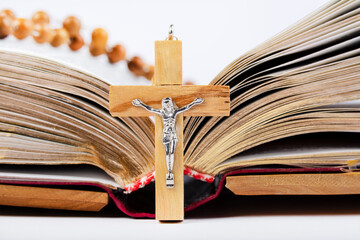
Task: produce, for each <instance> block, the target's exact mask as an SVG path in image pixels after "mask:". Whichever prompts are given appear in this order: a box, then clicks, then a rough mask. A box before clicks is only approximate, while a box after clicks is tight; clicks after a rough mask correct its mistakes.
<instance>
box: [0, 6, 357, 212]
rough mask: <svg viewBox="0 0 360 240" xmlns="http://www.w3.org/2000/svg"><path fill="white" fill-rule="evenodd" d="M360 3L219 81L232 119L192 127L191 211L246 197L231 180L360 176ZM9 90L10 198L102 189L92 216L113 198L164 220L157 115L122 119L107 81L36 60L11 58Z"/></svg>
mask: <svg viewBox="0 0 360 240" xmlns="http://www.w3.org/2000/svg"><path fill="white" fill-rule="evenodd" d="M359 5H360V4H359V2H357V1H334V2H331V3H329V4H328V5H326V6H324V7H322V8H321V9H319V10H317V11H316V12H314V13H312V14H310V15H309V16H307V17H306V18H304V19H303V20H301V21H299V22H298V23H296V24H294V25H292V26H291V27H289V28H288V29H286V30H284V31H283V32H281V33H279V34H278V35H276V36H275V37H273V38H271V39H270V40H268V41H266V42H265V43H263V44H261V45H259V46H258V47H256V48H255V49H253V50H251V51H249V52H247V53H246V54H244V55H243V56H241V57H239V58H238V59H236V60H235V61H234V62H232V63H231V64H229V65H228V66H227V67H226V68H225V69H224V70H223V71H222V72H221V73H219V74H218V75H217V76H216V77H215V79H213V80H212V81H211V82H210V85H224V86H229V87H230V100H231V103H230V116H228V117H185V118H184V132H183V134H184V143H183V144H184V145H183V147H184V165H185V168H184V175H185V176H186V177H185V199H184V202H185V210H186V211H189V210H192V209H194V208H196V207H198V206H200V205H201V204H204V203H206V202H208V201H210V200H212V199H214V198H215V197H216V196H218V195H219V193H220V192H221V191H222V189H223V188H224V186H225V182H226V179H227V178H228V180H229V181H228V183H227V185H228V187H229V188H230V189H233V190H234V192H237V191H240V193H239V194H242V193H241V189H240V190H236V188H239V186H240V183H239V182H238V181H236V179H235V180H234V179H232V178H230V177H229V176H233V177H234V176H235V177H236V176H240V175H246V176H248V177H249V178H247V179H246V181H247V182H246V184H247V185H249V186H251V184H254V183H255V184H254V185H256V182H259V184H260V182H261V181H259V180H258V179H256V178H250V177H254V176H255V177H259V176H260V175H272V176H277V175H281V176H284V175H286V174H291V173H298V174H304V173H309V174H313V175H315V176H316V174H319V173H327V174H344V172H349V171H350V172H351V171H356V170H357V169H358V168H360V146H359V144H358V142H357V138H358V137H359V130H360V102H359V99H360V57H359V53H360V49H359V46H360V39H359V37H360V31H359V27H360V21H359ZM0 84H1V88H0V91H1V95H0V99H1V101H0V111H1V114H0V119H1V121H0V126H1V132H0V147H1V148H0V184H1V186H0V192H1V189H5V190H6V191H7V192H11V191H13V192H15V193H16V191H17V188H16V187H24V186H31V187H33V188H34V189H40V190H41V191H45V190H46V189H55V190H56V191H59V193H60V192H61V193H62V194H64V195H62V196H69V195H66V194H68V192H66V191H71V190H72V191H76V190H87V191H94V190H96V192H103V193H106V194H105V198H104V196H103V195H101V194H100V195H99V194H98V195H96V199H97V200H98V204H95V205H96V206H93V205H94V204H93V205H92V208H91V209H95V210H99V209H101V206H104V205H106V204H107V196H109V198H110V200H111V201H113V202H114V203H115V205H116V206H117V207H118V208H119V209H120V210H121V211H123V212H124V213H126V214H128V215H129V216H134V217H154V212H155V209H154V207H155V203H154V201H155V200H154V182H153V180H154V175H155V172H154V170H155V167H154V123H153V120H152V119H151V118H149V117H131V118H130V117H121V118H117V117H113V116H111V114H110V113H109V87H110V85H109V84H108V83H107V82H106V81H104V80H102V79H99V78H97V77H94V76H92V75H91V74H89V73H85V72H83V71H80V70H78V69H76V68H74V67H72V66H69V65H65V64H61V63H58V62H54V61H51V60H48V59H44V58H41V57H37V56H33V55H27V54H22V53H15V52H10V51H6V50H0ZM251 181H252V182H251ZM274 181H275V180H274ZM293 181H296V179H294V180H293ZM18 185H20V186H18ZM12 187H14V188H13V189H12ZM89 189H90V190H89ZM40 190H39V192H40ZM64 191H65V192H64ZM41 194H45V195H46V192H41ZM94 194H95V193H94ZM0 195H1V193H0ZM70 195H71V194H70ZM72 196H73V198H72V199H75V200H76V199H77V196H81V197H82V199H85V200H86V198H89V199H90V198H95V197H94V196H95V195H91V194H88V195H87V194H82V193H78V194H76V192H75V193H73V195H72ZM21 197H22V196H21V194H20V195H19V194H18V195H17V198H21ZM23 197H24V198H26V196H25V195H24V196H23ZM12 199H14V198H12ZM69 199H70V198H69ZM99 199H100V200H99ZM65 200H66V197H65ZM75 200H74V201H75ZM82 201H83V200H82ZM0 204H9V203H5V202H3V203H1V202H0ZM84 205H86V204H85V203H84ZM34 206H37V207H41V204H35V203H34ZM79 209H80V210H86V208H84V209H81V208H79Z"/></svg>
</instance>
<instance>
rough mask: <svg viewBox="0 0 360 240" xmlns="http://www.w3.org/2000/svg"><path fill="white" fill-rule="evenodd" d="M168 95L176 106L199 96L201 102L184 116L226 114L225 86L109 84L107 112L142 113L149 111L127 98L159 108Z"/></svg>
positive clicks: (185, 103)
mask: <svg viewBox="0 0 360 240" xmlns="http://www.w3.org/2000/svg"><path fill="white" fill-rule="evenodd" d="M165 97H171V98H172V99H173V101H174V102H175V103H176V105H177V106H178V107H183V106H185V105H187V104H189V103H191V102H192V101H193V100H194V99H195V98H203V99H204V103H203V104H201V105H198V106H196V107H194V108H192V109H190V110H188V111H186V112H184V116H228V115H229V107H230V97H229V87H228V86H211V85H210V86H209V85H205V86H199V85H180V86H111V87H110V97H109V98H110V113H111V115H112V116H115V117H144V116H152V115H153V113H150V112H148V111H146V110H145V109H142V108H139V107H135V106H133V105H132V103H131V101H132V100H133V99H140V100H141V101H143V102H144V103H145V104H147V105H150V106H151V107H153V108H157V109H159V108H161V100H162V99H163V98H165Z"/></svg>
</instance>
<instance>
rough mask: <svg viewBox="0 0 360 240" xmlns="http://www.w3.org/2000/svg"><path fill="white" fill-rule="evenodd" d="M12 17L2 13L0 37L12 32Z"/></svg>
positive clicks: (0, 16)
mask: <svg viewBox="0 0 360 240" xmlns="http://www.w3.org/2000/svg"><path fill="white" fill-rule="evenodd" d="M11 23H12V19H11V18H10V17H9V16H7V15H0V39H3V38H6V37H7V36H9V35H10V34H11Z"/></svg>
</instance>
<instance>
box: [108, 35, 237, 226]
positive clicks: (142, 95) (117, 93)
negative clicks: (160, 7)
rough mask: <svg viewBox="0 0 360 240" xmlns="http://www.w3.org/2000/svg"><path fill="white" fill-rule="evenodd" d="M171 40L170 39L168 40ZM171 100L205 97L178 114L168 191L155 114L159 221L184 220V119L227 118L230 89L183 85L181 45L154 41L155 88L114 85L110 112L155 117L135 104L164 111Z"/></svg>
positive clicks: (179, 101)
mask: <svg viewBox="0 0 360 240" xmlns="http://www.w3.org/2000/svg"><path fill="white" fill-rule="evenodd" d="M168 39H171V38H168ZM166 97H171V98H172V99H173V101H174V102H175V103H176V105H177V106H178V107H183V106H185V105H187V104H189V103H191V102H192V101H193V100H194V99H195V98H203V99H204V102H203V103H202V104H201V105H197V106H194V107H193V108H192V109H190V110H188V111H186V112H184V113H181V114H179V116H177V119H176V129H177V136H178V143H177V145H176V149H175V161H174V169H173V174H174V176H175V177H174V178H175V184H174V188H167V187H166V184H165V180H166V179H165V176H166V174H167V172H168V171H167V167H166V163H165V149H164V146H163V144H162V134H163V132H162V131H163V126H162V125H163V123H162V119H161V116H158V115H155V189H156V190H155V199H156V200H155V201H156V203H155V204H156V208H155V209H156V219H157V220H160V221H181V220H183V219H184V179H183V172H184V170H183V116H228V115H229V109H230V94H229V87H228V86H207V85H206V86H194V85H182V42H181V41H179V40H164V41H156V42H155V73H154V78H153V81H152V86H111V87H110V97H109V99H110V112H111V115H112V116H117V117H145V116H152V115H153V114H152V113H150V112H148V111H146V110H145V109H142V108H139V107H135V106H133V105H132V100H134V99H140V100H141V101H143V102H144V103H145V104H147V105H150V106H152V107H154V108H158V109H159V108H161V101H162V99H163V98H166Z"/></svg>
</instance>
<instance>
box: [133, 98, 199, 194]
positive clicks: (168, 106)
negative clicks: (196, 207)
mask: <svg viewBox="0 0 360 240" xmlns="http://www.w3.org/2000/svg"><path fill="white" fill-rule="evenodd" d="M203 102H204V99H202V98H196V99H195V100H194V101H193V102H192V103H190V104H188V105H186V106H184V107H182V108H177V106H176V104H175V103H174V102H173V101H172V99H171V98H169V97H167V98H163V99H162V102H161V106H162V108H161V109H155V108H152V107H150V106H148V105H146V104H144V103H143V102H142V101H141V100H139V99H135V100H133V101H132V104H133V105H134V106H139V107H143V108H145V109H146V110H148V111H149V112H153V113H155V114H158V115H160V116H161V117H162V121H163V125H164V126H163V137H162V142H163V144H164V147H165V152H166V167H167V169H168V173H167V174H166V187H168V188H172V187H174V174H173V173H172V171H173V166H174V152H175V147H176V143H177V141H178V139H177V134H176V129H175V120H176V115H177V114H179V113H182V112H185V111H187V110H189V109H190V108H192V107H193V106H194V105H197V104H201V103H203Z"/></svg>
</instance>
